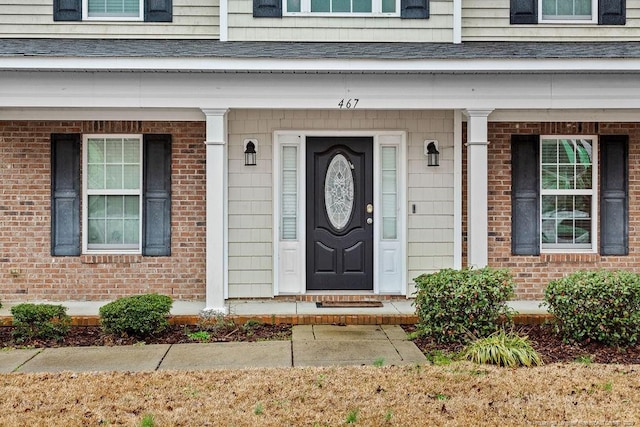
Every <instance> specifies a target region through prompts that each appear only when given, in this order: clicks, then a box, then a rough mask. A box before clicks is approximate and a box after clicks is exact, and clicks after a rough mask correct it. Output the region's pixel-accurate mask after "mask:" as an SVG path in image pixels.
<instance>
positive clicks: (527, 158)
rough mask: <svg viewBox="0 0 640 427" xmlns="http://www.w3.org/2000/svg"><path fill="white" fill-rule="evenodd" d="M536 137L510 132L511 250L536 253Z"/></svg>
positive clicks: (537, 181)
mask: <svg viewBox="0 0 640 427" xmlns="http://www.w3.org/2000/svg"><path fill="white" fill-rule="evenodd" d="M539 158H540V137H539V136H538V135H511V252H512V253H513V254H514V255H540V165H539V162H540V161H539Z"/></svg>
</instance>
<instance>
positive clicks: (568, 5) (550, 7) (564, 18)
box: [538, 0, 598, 23]
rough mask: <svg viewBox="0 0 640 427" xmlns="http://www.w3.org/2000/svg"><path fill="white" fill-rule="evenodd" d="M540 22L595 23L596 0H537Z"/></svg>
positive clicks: (596, 19)
mask: <svg viewBox="0 0 640 427" xmlns="http://www.w3.org/2000/svg"><path fill="white" fill-rule="evenodd" d="M538 1H539V8H540V13H539V15H538V16H539V17H540V22H551V23H553V22H584V23H597V22H598V17H597V14H596V11H597V10H598V0H538Z"/></svg>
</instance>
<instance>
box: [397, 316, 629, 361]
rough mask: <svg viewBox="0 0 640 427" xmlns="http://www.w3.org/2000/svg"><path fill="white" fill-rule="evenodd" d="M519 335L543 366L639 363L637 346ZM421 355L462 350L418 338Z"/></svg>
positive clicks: (549, 333)
mask: <svg viewBox="0 0 640 427" xmlns="http://www.w3.org/2000/svg"><path fill="white" fill-rule="evenodd" d="M404 329H405V331H407V332H413V331H415V329H416V328H415V326H413V325H407V326H404ZM514 330H515V332H517V333H518V334H519V335H526V336H528V337H529V341H530V342H531V345H532V347H533V348H534V349H535V350H536V351H537V352H538V354H540V357H542V360H543V361H544V362H545V363H560V362H574V361H576V360H577V359H579V358H588V359H589V360H590V361H591V362H593V363H622V364H637V363H640V345H636V346H631V347H626V348H622V347H610V346H606V345H603V344H599V343H595V342H591V343H567V342H564V341H563V339H562V338H561V337H560V336H559V335H557V334H555V333H554V331H553V330H552V328H551V326H549V325H521V326H516V327H515V329H514ZM413 342H414V343H415V344H416V346H418V348H420V349H421V350H422V352H423V353H425V354H429V353H432V352H434V351H437V350H440V351H442V352H445V353H455V352H458V351H460V350H461V349H462V347H463V346H462V345H461V344H457V343H456V344H441V343H436V342H435V341H434V340H433V339H430V338H417V339H415V340H414V341H413Z"/></svg>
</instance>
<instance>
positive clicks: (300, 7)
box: [284, 0, 400, 16]
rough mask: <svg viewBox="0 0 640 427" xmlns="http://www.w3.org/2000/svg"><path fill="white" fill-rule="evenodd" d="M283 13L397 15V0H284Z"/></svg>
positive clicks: (398, 8) (398, 4)
mask: <svg viewBox="0 0 640 427" xmlns="http://www.w3.org/2000/svg"><path fill="white" fill-rule="evenodd" d="M284 4H285V8H286V10H285V11H284V13H285V14H321V15H330V16H335V15H358V14H366V15H371V14H382V15H393V16H396V15H399V11H400V1H399V0H286V1H285V2H284Z"/></svg>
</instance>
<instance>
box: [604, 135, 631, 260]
mask: <svg viewBox="0 0 640 427" xmlns="http://www.w3.org/2000/svg"><path fill="white" fill-rule="evenodd" d="M600 156H601V158H600V164H601V169H600V171H601V172H600V173H601V181H600V254H601V255H628V254H629V178H628V177H629V169H628V168H629V137H628V136H626V135H602V136H601V137H600Z"/></svg>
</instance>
